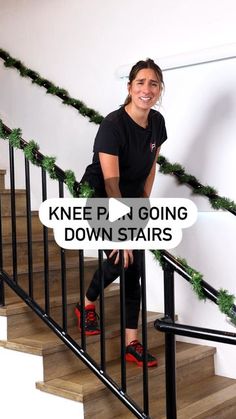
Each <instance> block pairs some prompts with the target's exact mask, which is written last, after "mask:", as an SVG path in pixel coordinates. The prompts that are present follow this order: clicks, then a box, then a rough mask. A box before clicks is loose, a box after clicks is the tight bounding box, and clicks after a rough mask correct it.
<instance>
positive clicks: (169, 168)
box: [0, 48, 236, 215]
mask: <svg viewBox="0 0 236 419" xmlns="http://www.w3.org/2000/svg"><path fill="white" fill-rule="evenodd" d="M0 57H1V58H2V59H3V60H4V65H5V66H6V67H9V68H15V69H16V70H18V71H19V73H20V75H21V76H22V77H29V78H31V80H32V83H35V84H37V85H39V86H42V87H44V88H45V89H46V92H47V93H49V94H52V95H55V96H58V97H59V98H60V99H62V101H63V103H64V104H65V105H69V106H72V107H74V108H76V109H77V110H78V111H79V113H80V114H81V115H83V116H86V117H88V118H89V120H90V122H93V123H95V124H100V123H101V122H102V120H103V116H102V115H100V114H99V113H98V112H97V111H95V110H94V109H91V108H88V107H87V106H86V105H85V104H84V103H83V102H82V101H81V100H78V99H75V98H72V97H70V95H69V93H68V92H67V91H66V90H65V89H63V88H61V87H58V86H55V85H54V84H53V83H52V82H51V81H49V80H47V79H45V78H42V77H41V76H40V75H39V74H38V73H37V72H36V71H34V70H31V69H29V68H27V67H25V65H24V64H22V62H21V61H20V60H17V59H15V58H13V57H11V56H10V54H9V53H8V52H7V51H4V50H3V49H1V48H0ZM48 164H49V163H48V162H45V165H46V166H47V165H48ZM158 164H159V165H160V172H161V173H164V174H171V175H174V176H175V177H176V178H177V180H178V182H179V183H181V184H187V185H189V186H191V188H192V190H193V194H198V195H201V196H205V197H206V198H208V200H209V201H210V204H211V206H212V208H214V209H217V210H219V209H223V210H228V211H230V212H231V213H233V214H234V215H236V203H235V202H234V201H231V200H230V199H229V198H226V197H221V196H218V193H217V191H216V190H215V189H214V188H213V187H211V186H203V185H201V183H200V182H199V181H198V179H196V178H195V176H192V175H190V174H188V173H186V172H185V169H184V168H183V167H182V166H181V165H180V164H178V163H174V164H171V163H169V162H168V160H167V159H166V158H165V157H163V156H159V158H158ZM50 165H51V166H50ZM49 166H50V167H51V171H50V176H51V177H53V176H54V172H53V163H52V162H51V163H50V164H49ZM87 193H88V194H89V192H88V191H86V192H85V194H87ZM86 196H87V195H86Z"/></svg>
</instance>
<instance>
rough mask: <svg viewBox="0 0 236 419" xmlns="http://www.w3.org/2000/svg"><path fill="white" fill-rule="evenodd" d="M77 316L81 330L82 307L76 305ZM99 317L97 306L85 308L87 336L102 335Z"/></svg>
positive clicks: (92, 305) (91, 305)
mask: <svg viewBox="0 0 236 419" xmlns="http://www.w3.org/2000/svg"><path fill="white" fill-rule="evenodd" d="M75 314H76V317H77V319H78V328H79V330H81V317H82V316H81V306H80V305H79V304H76V306H75ZM98 320H99V316H98V314H97V313H96V311H95V305H94V304H89V305H87V306H86V307H85V325H84V329H85V334H86V335H99V334H100V333H101V331H100V328H99V324H98Z"/></svg>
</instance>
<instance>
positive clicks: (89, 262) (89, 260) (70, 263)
mask: <svg viewBox="0 0 236 419" xmlns="http://www.w3.org/2000/svg"><path fill="white" fill-rule="evenodd" d="M75 262H76V266H75ZM84 262H85V267H94V268H95V267H96V266H97V258H94V257H85V258H84ZM78 266H79V256H74V257H73V258H68V260H67V261H66V268H67V269H73V268H75V267H76V268H78ZM11 270H12V267H9V266H4V271H5V272H8V271H11ZM52 270H60V267H58V263H55V262H54V263H53V261H50V266H49V271H52ZM43 271H44V264H43V262H42V263H34V264H33V272H35V273H36V272H43ZM25 273H28V265H27V264H21V265H20V266H19V268H18V275H20V274H25Z"/></svg>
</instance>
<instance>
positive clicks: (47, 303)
mask: <svg viewBox="0 0 236 419" xmlns="http://www.w3.org/2000/svg"><path fill="white" fill-rule="evenodd" d="M46 199H47V179H46V171H45V170H44V169H43V168H42V200H43V202H44V201H46ZM43 251H44V297H45V312H46V313H47V315H50V299H49V260H48V229H47V227H45V226H43Z"/></svg>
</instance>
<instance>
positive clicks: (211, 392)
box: [114, 375, 235, 419]
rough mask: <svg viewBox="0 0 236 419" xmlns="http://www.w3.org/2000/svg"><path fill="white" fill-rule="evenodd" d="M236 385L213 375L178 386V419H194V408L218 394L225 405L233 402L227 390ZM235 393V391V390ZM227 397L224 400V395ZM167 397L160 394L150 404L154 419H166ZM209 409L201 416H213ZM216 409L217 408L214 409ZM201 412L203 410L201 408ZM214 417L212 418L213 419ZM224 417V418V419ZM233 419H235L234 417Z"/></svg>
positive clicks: (123, 416)
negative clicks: (187, 384)
mask: <svg viewBox="0 0 236 419" xmlns="http://www.w3.org/2000/svg"><path fill="white" fill-rule="evenodd" d="M234 385H235V380H233V379H231V378H226V377H220V376H217V375H213V376H211V377H207V378H205V379H204V380H200V381H198V382H196V383H194V384H191V385H189V386H183V385H182V386H180V385H177V417H178V419H190V418H191V419H193V418H195V416H194V411H193V406H194V405H196V404H199V405H200V406H201V404H202V402H204V399H205V398H206V399H208V400H209V399H211V398H212V399H214V398H215V397H216V394H217V393H221V398H222V401H223V403H225V402H230V401H231V402H233V401H234V397H231V398H228V397H227V389H229V390H230V392H231V390H232V388H231V387H232V386H234ZM234 391H235V389H234ZM225 393H226V397H225V398H224V400H223V397H224V396H223V395H225ZM165 403H166V401H165V397H163V395H160V394H158V395H157V397H156V400H155V401H152V402H151V403H150V413H151V417H152V419H157V418H158V419H166V416H165V409H166V406H165ZM208 407H209V408H210V409H208V410H207V412H206V411H205V412H204V414H207V416H200V417H202V419H203V417H204V418H205V419H207V418H209V414H211V412H210V410H212V409H211V405H210V404H209V405H208ZM213 409H215V406H214V407H213ZM200 411H201V408H200ZM133 417H134V416H133V414H132V413H131V412H128V411H127V413H125V414H120V415H117V416H114V419H128V418H133ZM200 417H199V416H196V418H198V419H200ZM213 418H214V416H211V419H213ZM223 418H224V417H223V416H222V419H223ZM225 419H231V417H228V416H225ZM232 419H234V417H233V416H232Z"/></svg>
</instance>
